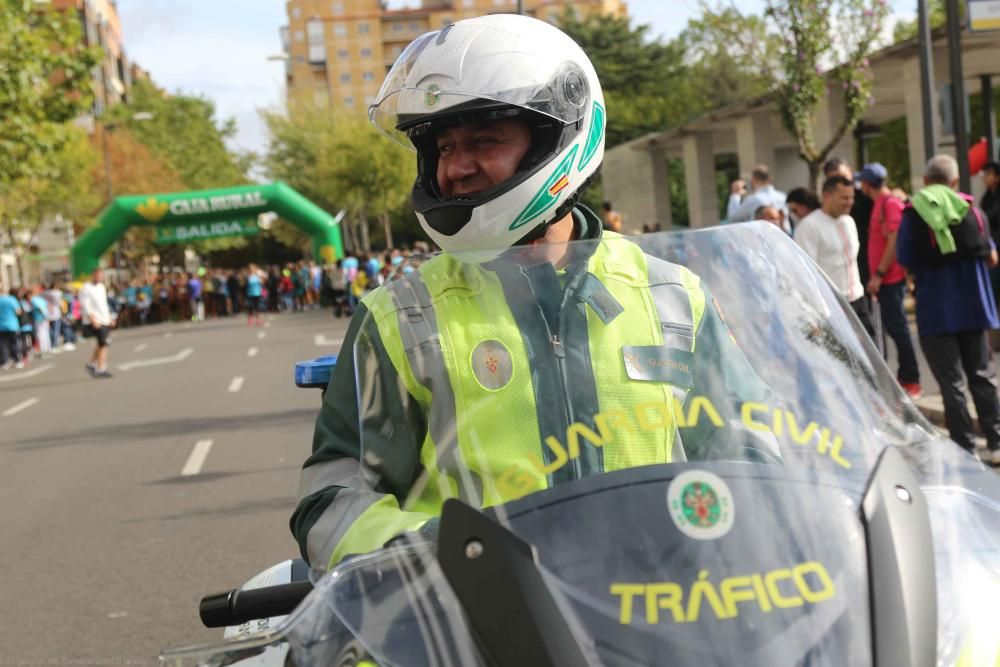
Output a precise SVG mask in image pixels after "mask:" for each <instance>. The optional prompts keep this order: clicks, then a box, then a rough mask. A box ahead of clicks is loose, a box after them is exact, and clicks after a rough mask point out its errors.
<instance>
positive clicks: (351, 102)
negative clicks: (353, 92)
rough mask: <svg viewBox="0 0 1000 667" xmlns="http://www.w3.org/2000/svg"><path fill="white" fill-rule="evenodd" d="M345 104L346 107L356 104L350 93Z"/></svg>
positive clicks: (345, 99)
mask: <svg viewBox="0 0 1000 667" xmlns="http://www.w3.org/2000/svg"><path fill="white" fill-rule="evenodd" d="M344 106H345V107H353V106H354V98H353V97H351V96H350V95H348V96H347V97H345V98H344Z"/></svg>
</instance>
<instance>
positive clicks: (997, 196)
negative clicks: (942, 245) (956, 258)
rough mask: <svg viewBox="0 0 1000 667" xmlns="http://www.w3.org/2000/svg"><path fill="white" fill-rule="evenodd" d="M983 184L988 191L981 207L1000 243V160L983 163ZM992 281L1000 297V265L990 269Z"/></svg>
mask: <svg viewBox="0 0 1000 667" xmlns="http://www.w3.org/2000/svg"><path fill="white" fill-rule="evenodd" d="M983 185H984V186H986V192H984V193H983V198H982V199H980V200H979V208H981V209H983V213H985V214H986V219H987V221H989V224H990V236H991V237H992V238H993V242H994V243H996V244H997V245H1000V162H987V163H986V164H985V165H983ZM990 282H991V283H992V285H993V296H995V297H996V298H998V299H1000V267H994V268H992V269H990Z"/></svg>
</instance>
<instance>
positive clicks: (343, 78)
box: [340, 72, 351, 83]
mask: <svg viewBox="0 0 1000 667" xmlns="http://www.w3.org/2000/svg"><path fill="white" fill-rule="evenodd" d="M340 82H341V83H350V82H351V73H350V72H341V73H340Z"/></svg>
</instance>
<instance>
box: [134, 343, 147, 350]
mask: <svg viewBox="0 0 1000 667" xmlns="http://www.w3.org/2000/svg"><path fill="white" fill-rule="evenodd" d="M147 347H149V345H147V344H146V343H143V344H142V345H136V346H135V348H134V351H135V352H142V351H143V350H145V349H146V348H147Z"/></svg>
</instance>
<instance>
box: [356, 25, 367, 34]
mask: <svg viewBox="0 0 1000 667" xmlns="http://www.w3.org/2000/svg"><path fill="white" fill-rule="evenodd" d="M367 33H368V24H367V23H359V24H358V34H359V35H364V34H367Z"/></svg>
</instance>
